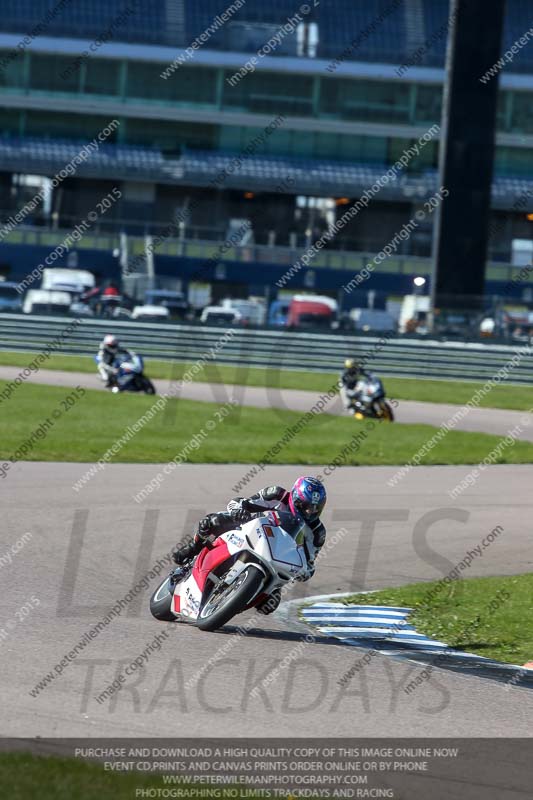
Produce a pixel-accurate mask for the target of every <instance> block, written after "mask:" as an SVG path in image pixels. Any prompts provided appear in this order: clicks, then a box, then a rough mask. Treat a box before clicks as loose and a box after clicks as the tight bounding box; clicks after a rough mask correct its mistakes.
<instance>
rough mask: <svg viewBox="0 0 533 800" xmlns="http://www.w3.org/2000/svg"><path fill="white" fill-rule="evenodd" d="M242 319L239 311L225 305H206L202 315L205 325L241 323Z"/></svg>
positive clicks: (201, 318) (201, 319)
mask: <svg viewBox="0 0 533 800" xmlns="http://www.w3.org/2000/svg"><path fill="white" fill-rule="evenodd" d="M241 321H242V318H241V315H240V314H239V312H238V311H235V310H234V309H231V308H224V306H206V307H205V308H204V310H203V311H202V313H201V315H200V322H201V323H203V324H204V325H227V326H228V327H230V326H231V325H240V324H241Z"/></svg>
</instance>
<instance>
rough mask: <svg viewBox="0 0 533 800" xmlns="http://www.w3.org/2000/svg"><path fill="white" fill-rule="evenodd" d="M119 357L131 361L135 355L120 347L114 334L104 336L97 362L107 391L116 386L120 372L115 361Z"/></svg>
mask: <svg viewBox="0 0 533 800" xmlns="http://www.w3.org/2000/svg"><path fill="white" fill-rule="evenodd" d="M118 355H121V356H124V358H125V359H130V358H131V357H132V355H133V354H132V353H131V352H130V351H129V350H126V349H125V348H124V347H121V346H120V342H119V340H118V339H117V337H116V336H113V335H112V334H108V335H107V336H104V338H103V340H102V341H101V342H100V347H99V349H98V355H97V356H96V361H97V363H98V372H99V373H100V377H101V378H102V380H103V381H105V383H106V389H109V388H110V387H111V386H114V385H115V375H116V374H117V372H118V369H117V368H116V367H115V360H116V358H117V356H118Z"/></svg>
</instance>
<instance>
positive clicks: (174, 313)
mask: <svg viewBox="0 0 533 800" xmlns="http://www.w3.org/2000/svg"><path fill="white" fill-rule="evenodd" d="M144 302H145V303H146V305H148V306H161V307H163V308H167V309H168V312H169V313H168V316H170V317H177V318H178V319H185V318H186V317H187V316H188V315H189V313H190V310H191V306H190V304H189V303H188V302H187V300H186V299H185V297H184V296H183V294H182V292H172V291H170V290H167V289H148V291H146V292H145V295H144Z"/></svg>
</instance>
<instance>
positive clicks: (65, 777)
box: [0, 753, 252, 800]
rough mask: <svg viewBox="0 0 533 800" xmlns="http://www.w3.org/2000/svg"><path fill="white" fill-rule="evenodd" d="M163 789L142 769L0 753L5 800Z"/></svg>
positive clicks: (112, 796)
mask: <svg viewBox="0 0 533 800" xmlns="http://www.w3.org/2000/svg"><path fill="white" fill-rule="evenodd" d="M164 788H165V786H164V784H163V782H162V779H161V778H160V777H155V776H147V775H145V774H143V773H141V772H134V773H129V772H122V773H116V772H107V771H105V770H104V769H103V767H101V766H100V765H99V764H91V763H88V762H85V761H81V760H78V759H73V758H56V757H48V756H31V755H27V754H25V753H14V754H7V753H2V754H0V797H2V798H5V800H33V799H34V798H39V800H132V799H133V798H135V797H136V796H137V795H136V790H137V789H145V790H146V789H159V790H162V789H164ZM166 788H168V789H172V788H175V789H176V788H179V789H180V790H181V791H182V792H183V794H182V795H181V796H182V797H184V798H186V797H187V793H186V790H185V787H183V786H181V787H180V786H179V784H176V785H175V786H174V787H172V786H169V787H166ZM191 788H192V787H191ZM201 788H202V787H200V786H197V789H201ZM203 788H204V789H206V788H209V787H208V786H205V785H204V787H203ZM235 788H237V789H238V787H235ZM246 792H247V793H246V797H250V796H252V795H251V794H250V789H247V790H246ZM239 795H240V796H242V790H240V791H239ZM154 797H157V795H156V794H154ZM190 797H194V795H193V793H192V792H191V794H190Z"/></svg>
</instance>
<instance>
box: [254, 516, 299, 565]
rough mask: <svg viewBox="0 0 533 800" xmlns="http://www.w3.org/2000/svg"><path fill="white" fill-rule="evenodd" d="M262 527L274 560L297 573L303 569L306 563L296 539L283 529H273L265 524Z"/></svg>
mask: <svg viewBox="0 0 533 800" xmlns="http://www.w3.org/2000/svg"><path fill="white" fill-rule="evenodd" d="M262 527H263V534H264V536H265V539H266V541H267V543H268V546H269V548H270V553H271V555H272V558H273V560H274V561H277V562H278V563H279V564H283V565H284V566H285V567H289V568H294V569H295V570H296V571H299V570H300V569H302V567H303V565H304V562H303V559H302V556H301V554H300V550H299V546H298V544H297V542H296V541H295V539H293V537H292V536H290V535H289V534H288V533H286V532H285V531H284V530H283V529H282V528H273V527H272V526H271V525H268V524H263V526H262ZM292 571H293V570H292V569H291V572H292Z"/></svg>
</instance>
